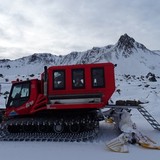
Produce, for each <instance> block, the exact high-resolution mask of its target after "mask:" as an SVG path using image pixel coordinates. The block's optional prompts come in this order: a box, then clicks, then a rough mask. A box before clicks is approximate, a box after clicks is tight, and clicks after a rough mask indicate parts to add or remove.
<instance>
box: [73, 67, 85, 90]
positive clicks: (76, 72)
mask: <svg viewBox="0 0 160 160" xmlns="http://www.w3.org/2000/svg"><path fill="white" fill-rule="evenodd" d="M72 87H73V88H74V89H76V88H84V87H85V77H84V69H73V70H72Z"/></svg>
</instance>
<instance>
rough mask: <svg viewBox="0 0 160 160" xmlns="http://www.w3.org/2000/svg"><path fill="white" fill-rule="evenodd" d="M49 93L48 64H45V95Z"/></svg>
mask: <svg viewBox="0 0 160 160" xmlns="http://www.w3.org/2000/svg"><path fill="white" fill-rule="evenodd" d="M47 95H48V74H47V66H44V96H47Z"/></svg>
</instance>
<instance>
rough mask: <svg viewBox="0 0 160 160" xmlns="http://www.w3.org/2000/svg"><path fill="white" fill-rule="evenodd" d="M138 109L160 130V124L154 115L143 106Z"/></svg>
mask: <svg viewBox="0 0 160 160" xmlns="http://www.w3.org/2000/svg"><path fill="white" fill-rule="evenodd" d="M137 110H138V111H139V112H140V113H141V114H142V116H143V117H144V118H145V119H146V120H147V121H148V123H149V124H150V125H151V126H152V127H153V128H154V129H157V130H159V131H160V124H159V123H158V122H157V121H156V120H155V119H154V118H153V116H152V115H151V114H150V113H149V112H148V111H147V110H146V109H145V108H144V107H142V106H139V107H137Z"/></svg>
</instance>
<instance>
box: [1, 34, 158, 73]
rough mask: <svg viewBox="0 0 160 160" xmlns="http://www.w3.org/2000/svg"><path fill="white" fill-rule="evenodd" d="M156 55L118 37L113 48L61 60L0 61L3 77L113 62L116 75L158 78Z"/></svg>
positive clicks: (49, 57)
mask: <svg viewBox="0 0 160 160" xmlns="http://www.w3.org/2000/svg"><path fill="white" fill-rule="evenodd" d="M159 53H160V51H151V50H149V49H147V48H146V47H145V46H144V45H143V44H141V43H138V42H136V41H135V40H134V39H133V38H131V37H129V36H128V35H127V34H124V35H122V36H121V37H120V38H119V40H118V42H117V43H116V44H115V45H107V46H105V47H93V48H92V49H90V50H87V51H84V52H72V53H70V54H67V55H65V56H56V55H52V54H49V53H41V54H40V53H39V54H38V53H35V54H33V55H31V56H27V57H23V58H20V59H16V60H4V59H3V60H0V73H1V74H3V75H15V74H17V75H18V74H19V75H30V74H38V73H41V72H42V71H43V67H44V65H47V66H51V65H65V64H83V63H100V62H113V63H115V64H117V65H118V67H117V73H118V74H136V75H144V74H147V73H148V72H153V73H155V74H159V68H160V54H159Z"/></svg>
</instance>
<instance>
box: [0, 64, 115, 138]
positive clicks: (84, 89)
mask: <svg viewBox="0 0 160 160" xmlns="http://www.w3.org/2000/svg"><path fill="white" fill-rule="evenodd" d="M114 91H115V79H114V65H113V64H112V63H99V64H79V65H65V66H52V67H49V68H47V67H44V72H43V73H42V75H41V80H38V79H32V80H27V81H15V82H13V84H12V88H11V91H10V95H9V98H8V103H7V105H6V111H5V118H4V121H3V122H2V124H1V137H3V138H1V139H3V140H42V139H43V140H51V141H52V140H60V141H74V140H76V141H81V140H85V139H89V138H92V137H94V136H95V135H96V134H97V130H98V127H99V118H98V115H99V110H100V109H102V108H104V107H105V106H106V104H107V103H108V100H109V99H110V97H111V96H112V94H113V92H114Z"/></svg>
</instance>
